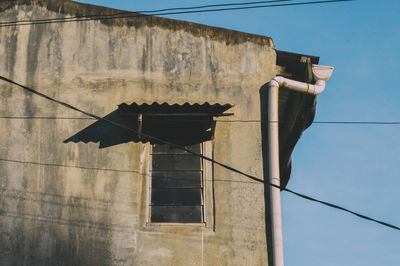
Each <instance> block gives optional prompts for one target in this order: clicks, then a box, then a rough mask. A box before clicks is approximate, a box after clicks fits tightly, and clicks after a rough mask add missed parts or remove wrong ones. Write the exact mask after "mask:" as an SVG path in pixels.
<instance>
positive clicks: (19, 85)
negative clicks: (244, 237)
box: [0, 76, 400, 231]
mask: <svg viewBox="0 0 400 266" xmlns="http://www.w3.org/2000/svg"><path fill="white" fill-rule="evenodd" d="M0 79H1V80H4V81H6V82H8V83H11V84H13V85H16V86H18V87H20V88H22V89H24V90H27V91H29V92H31V93H34V94H36V95H38V96H40V97H42V98H45V99H47V100H50V101H52V102H55V103H58V104H60V105H63V106H65V107H67V108H69V109H72V110H75V111H77V112H80V113H82V114H84V115H87V116H89V117H92V118H95V119H97V120H101V121H104V122H107V123H109V124H112V125H114V126H116V127H120V128H123V129H126V130H128V131H131V132H133V133H135V134H137V133H138V132H137V131H136V130H134V129H132V128H130V127H127V126H125V125H122V124H119V123H116V122H114V121H111V120H108V119H106V118H102V117H100V116H97V115H95V114H91V113H88V112H86V111H83V110H81V109H79V108H77V107H75V106H72V105H70V104H68V103H65V102H62V101H59V100H57V99H54V98H51V97H50V96H48V95H45V94H43V93H41V92H39V91H37V90H34V89H32V88H29V87H26V86H24V85H21V84H19V83H17V82H15V81H12V80H10V79H7V78H5V77H3V76H0ZM142 136H144V137H146V138H149V139H152V140H156V141H158V142H161V143H164V144H167V145H170V146H172V147H175V148H177V149H180V150H183V151H186V152H188V153H190V154H193V155H195V156H198V157H200V158H202V159H204V160H207V161H209V162H211V163H214V164H217V165H219V166H221V167H223V168H225V169H227V170H230V171H232V172H235V173H237V174H240V175H243V176H245V177H247V178H249V179H251V180H253V181H257V182H260V183H263V184H264V185H269V186H272V187H274V188H277V189H280V190H282V191H286V192H289V193H291V194H293V195H296V196H298V197H301V198H303V199H306V200H310V201H314V202H317V203H320V204H322V205H325V206H328V207H331V208H334V209H338V210H341V211H344V212H347V213H350V214H353V215H355V216H357V217H360V218H361V219H365V220H369V221H372V222H376V223H378V224H381V225H383V226H386V227H390V228H392V229H396V230H399V231H400V227H398V226H395V225H392V224H389V223H386V222H383V221H380V220H377V219H374V218H371V217H368V216H366V215H363V214H360V213H357V212H354V211H352V210H349V209H347V208H344V207H341V206H339V205H336V204H332V203H329V202H326V201H322V200H318V199H315V198H313V197H310V196H307V195H304V194H301V193H298V192H295V191H293V190H291V189H288V188H284V187H281V186H278V185H275V184H272V183H269V182H267V181H265V180H263V179H261V178H258V177H256V176H253V175H250V174H247V173H245V172H242V171H240V170H238V169H235V168H233V167H231V166H229V165H226V164H223V163H220V162H218V161H215V160H214V159H212V158H209V157H207V156H204V155H202V154H199V153H196V152H193V151H191V150H189V149H187V148H185V147H182V146H180V145H177V144H174V143H171V142H169V141H164V140H162V139H159V138H157V137H153V136H150V135H148V134H144V133H142Z"/></svg>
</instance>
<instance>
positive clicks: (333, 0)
mask: <svg viewBox="0 0 400 266" xmlns="http://www.w3.org/2000/svg"><path fill="white" fill-rule="evenodd" d="M350 1H353V0H327V1H311V2H301V3H286V4H273V5H257V6H244V7H230V8H217V9H206V10H190V11H176V12H159V13H153V14H151V15H157V16H163V15H180V14H191V13H207V12H220V11H232V10H245V9H255V8H268V7H288V6H300V5H312V4H327V3H336V2H350ZM92 16H94V17H88V16H83V17H78V18H76V19H72V20H68V19H67V18H60V19H54V20H50V19H46V20H38V21H35V20H31V21H26V22H21V23H20V22H19V21H13V22H9V23H8V24H2V25H0V28H1V27H10V26H24V25H37V24H50V23H65V22H78V21H89V20H99V19H101V20H108V19H118V18H134V17H143V16H149V15H146V14H136V13H131V12H128V13H126V14H125V13H124V14H120V15H118V14H116V15H98V16H96V15H92ZM5 23H6V22H5Z"/></svg>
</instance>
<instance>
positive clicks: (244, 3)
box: [0, 0, 296, 25]
mask: <svg viewBox="0 0 400 266" xmlns="http://www.w3.org/2000/svg"><path fill="white" fill-rule="evenodd" d="M291 1H296V0H269V1H257V2H241V3H227V4H214V5H202V6H191V7H171V8H163V9H155V10H137V11H124V12H118V13H113V14H107V15H104V14H94V15H85V16H71V17H66V18H48V19H35V20H18V21H5V22H0V25H3V24H14V23H21V22H42V21H58V20H73V19H78V18H93V17H95V18H99V17H101V18H103V17H104V18H106V17H110V16H113V17H114V16H123V15H132V13H159V12H166V11H175V10H191V9H201V8H210V7H224V6H241V5H255V4H266V3H277V2H291Z"/></svg>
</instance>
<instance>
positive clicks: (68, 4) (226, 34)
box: [0, 0, 274, 47]
mask: <svg viewBox="0 0 400 266" xmlns="http://www.w3.org/2000/svg"><path fill="white" fill-rule="evenodd" d="M17 5H38V6H41V7H44V8H46V9H47V10H49V11H53V12H57V13H60V14H64V15H70V16H92V15H113V14H117V13H121V12H128V14H129V13H131V14H132V15H135V14H140V13H136V12H130V11H126V10H120V9H114V8H108V7H103V6H97V5H91V4H85V3H79V2H75V1H70V0H5V1H4V0H3V1H1V3H0V12H3V11H5V10H7V9H10V8H12V7H14V6H17ZM98 20H99V21H100V22H101V23H103V24H105V25H108V26H128V27H135V28H140V27H143V26H149V27H155V26H158V27H161V28H164V29H170V30H174V31H179V30H184V31H187V32H190V33H191V34H193V35H194V36H198V37H205V38H211V39H213V40H215V41H219V42H226V44H227V45H234V44H240V43H244V42H252V43H255V44H258V45H263V46H269V47H274V44H273V41H272V38H270V37H267V36H263V35H257V34H250V33H246V32H241V31H235V30H230V29H225V28H219V27H213V26H208V25H204V24H198V23H193V22H188V21H183V20H174V19H169V18H163V17H157V16H151V15H141V16H140V17H128V18H117V19H98Z"/></svg>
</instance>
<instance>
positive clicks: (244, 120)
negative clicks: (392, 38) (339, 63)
mask: <svg viewBox="0 0 400 266" xmlns="http://www.w3.org/2000/svg"><path fill="white" fill-rule="evenodd" d="M0 119H15V120H25V119H26V120H28V119H40V120H96V119H95V118H91V117H57V116H10V115H8V116H0ZM121 119H124V118H121ZM125 119H129V120H130V119H132V118H125ZM146 121H160V120H159V119H151V118H146ZM162 121H174V122H177V121H179V122H195V123H196V122H197V123H204V122H221V123H279V124H286V123H304V122H305V121H301V120H299V121H284V120H279V121H263V120H259V119H247V120H246V119H232V120H227V119H202V120H195V119H179V120H177V119H163V120H162ZM312 123H313V124H328V125H329V124H338V125H400V121H356V120H353V121H322V120H321V121H313V122H312Z"/></svg>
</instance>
